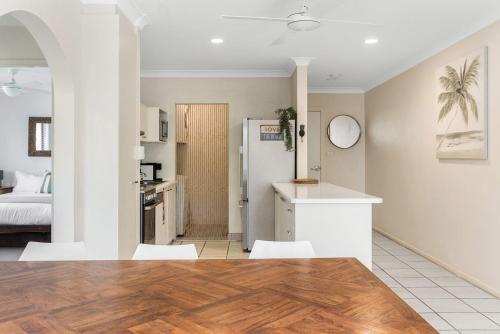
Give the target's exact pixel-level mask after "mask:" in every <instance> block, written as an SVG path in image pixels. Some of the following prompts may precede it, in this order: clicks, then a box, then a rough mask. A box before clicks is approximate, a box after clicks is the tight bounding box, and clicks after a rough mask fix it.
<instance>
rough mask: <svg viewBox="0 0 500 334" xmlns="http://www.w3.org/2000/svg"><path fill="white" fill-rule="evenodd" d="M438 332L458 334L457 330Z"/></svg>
mask: <svg viewBox="0 0 500 334" xmlns="http://www.w3.org/2000/svg"><path fill="white" fill-rule="evenodd" d="M439 334H460V332H459V331H439Z"/></svg>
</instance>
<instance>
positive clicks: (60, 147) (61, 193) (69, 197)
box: [0, 2, 81, 242]
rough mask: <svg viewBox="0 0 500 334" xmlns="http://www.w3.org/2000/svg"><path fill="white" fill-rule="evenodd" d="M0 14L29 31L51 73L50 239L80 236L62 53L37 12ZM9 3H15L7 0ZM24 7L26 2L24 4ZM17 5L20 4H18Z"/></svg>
mask: <svg viewBox="0 0 500 334" xmlns="http://www.w3.org/2000/svg"><path fill="white" fill-rule="evenodd" d="M8 6H9V5H6V6H3V5H2V6H0V16H3V15H11V16H12V17H14V18H15V19H17V20H18V21H19V22H20V23H21V24H22V25H24V26H25V27H26V29H27V30H28V31H29V32H30V33H31V34H32V36H33V37H34V39H35V40H36V42H37V43H38V46H39V48H40V49H41V51H42V53H43V55H44V57H45V59H46V62H47V65H48V67H49V69H50V72H51V76H52V91H53V101H52V108H53V111H52V117H53V125H54V127H53V129H54V130H53V131H54V132H53V147H52V151H53V156H52V157H53V159H52V173H53V176H54V178H53V180H54V182H53V189H54V191H53V221H52V241H56V242H62V241H74V240H75V239H80V238H81V233H80V234H79V231H78V229H77V228H75V226H76V225H75V221H76V217H75V176H76V170H75V108H76V103H75V85H74V78H73V76H74V73H73V72H72V70H71V66H70V65H69V63H68V61H67V59H66V57H65V52H64V50H63V49H62V47H61V45H60V43H59V42H58V40H57V38H56V36H55V34H54V32H53V31H52V30H51V29H50V27H49V25H48V24H46V23H45V22H44V21H43V20H42V19H41V18H40V17H39V16H38V15H36V14H35V13H32V12H30V11H29V10H19V8H4V7H8ZM10 6H11V7H12V6H15V5H14V4H13V2H10ZM25 6H27V5H25ZM19 7H22V5H20V6H19Z"/></svg>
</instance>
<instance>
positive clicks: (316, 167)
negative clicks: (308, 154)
mask: <svg viewBox="0 0 500 334" xmlns="http://www.w3.org/2000/svg"><path fill="white" fill-rule="evenodd" d="M311 170H313V171H315V172H319V171H320V170H321V166H317V165H316V166H313V167H311Z"/></svg>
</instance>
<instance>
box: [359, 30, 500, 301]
mask: <svg viewBox="0 0 500 334" xmlns="http://www.w3.org/2000/svg"><path fill="white" fill-rule="evenodd" d="M485 46H487V47H488V48H489V56H488V58H489V71H488V72H489V100H488V105H489V115H488V118H489V131H488V132H489V159H488V160H484V161H480V160H475V161H465V160H454V161H440V160H438V159H437V158H436V127H437V110H438V105H437V101H436V95H437V94H436V91H437V80H436V70H437V69H438V68H439V67H440V66H442V65H443V64H446V63H448V62H450V61H453V60H454V59H456V58H460V57H462V56H464V55H467V54H468V53H469V52H471V51H474V50H477V49H479V48H482V47H485ZM499 89H500V22H499V23H496V24H494V25H492V26H490V27H488V28H486V29H484V30H482V31H480V32H478V33H476V34H474V35H472V36H470V37H469V38H466V39H465V40H463V41H462V42H460V43H458V44H456V45H454V46H452V47H450V48H449V49H447V50H445V51H443V52H441V53H439V54H437V55H436V56H434V57H432V58H430V59H428V60H426V61H424V62H423V63H421V64H419V65H417V66H415V67H414V68H412V69H410V70H409V71H407V72H405V73H403V74H401V75H400V76H398V77H396V78H394V79H392V80H390V81H388V82H386V83H384V84H383V85H381V86H379V87H377V88H375V89H373V90H372V91H370V92H369V93H367V95H366V101H365V103H366V121H367V125H368V136H367V147H366V151H367V154H366V159H367V167H366V171H367V173H366V174H367V190H368V192H370V193H373V194H376V195H378V196H381V197H383V198H384V204H383V205H377V206H375V208H374V224H375V226H376V227H377V228H379V229H381V230H383V231H385V232H386V233H389V234H390V235H391V236H393V237H395V238H397V239H400V240H402V241H403V242H405V243H407V244H408V245H410V246H412V247H414V248H416V249H418V250H420V251H421V252H422V253H425V254H426V255H428V256H430V257H432V258H434V259H435V260H436V261H439V262H441V263H442V264H444V265H445V266H447V267H448V268H450V269H452V270H453V271H455V272H457V273H459V274H460V275H462V276H465V277H466V278H468V279H469V280H471V281H473V282H475V283H477V284H479V285H480V286H482V287H484V288H486V289H488V290H489V291H491V292H493V293H495V294H496V295H497V296H500V256H499V254H500V218H499V217H500V215H499V207H500V206H499V202H500V184H499V181H500V114H499V111H500V95H499V94H498V90H499Z"/></svg>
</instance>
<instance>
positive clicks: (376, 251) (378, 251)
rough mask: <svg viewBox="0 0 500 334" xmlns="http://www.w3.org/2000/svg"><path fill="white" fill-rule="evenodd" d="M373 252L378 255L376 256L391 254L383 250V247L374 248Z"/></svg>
mask: <svg viewBox="0 0 500 334" xmlns="http://www.w3.org/2000/svg"><path fill="white" fill-rule="evenodd" d="M372 254H373V255H376V256H380V255H391V254H389V253H387V252H386V251H385V250H382V249H374V250H373V251H372Z"/></svg>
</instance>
